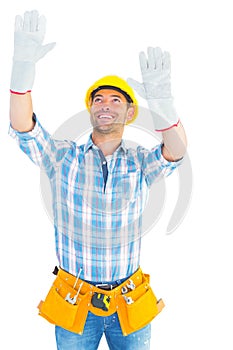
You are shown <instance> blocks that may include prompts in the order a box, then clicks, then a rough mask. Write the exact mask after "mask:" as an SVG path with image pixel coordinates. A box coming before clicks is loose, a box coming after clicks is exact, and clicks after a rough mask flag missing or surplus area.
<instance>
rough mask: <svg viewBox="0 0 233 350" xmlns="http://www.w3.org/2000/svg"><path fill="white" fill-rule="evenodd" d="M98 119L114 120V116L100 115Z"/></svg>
mask: <svg viewBox="0 0 233 350" xmlns="http://www.w3.org/2000/svg"><path fill="white" fill-rule="evenodd" d="M97 118H98V119H106V120H112V119H113V116H112V115H109V114H100V115H98V117H97Z"/></svg>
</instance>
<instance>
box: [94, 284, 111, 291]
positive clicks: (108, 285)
mask: <svg viewBox="0 0 233 350" xmlns="http://www.w3.org/2000/svg"><path fill="white" fill-rule="evenodd" d="M95 286H96V287H97V288H100V289H104V290H112V289H113V285H112V284H108V283H98V284H96V285H95Z"/></svg>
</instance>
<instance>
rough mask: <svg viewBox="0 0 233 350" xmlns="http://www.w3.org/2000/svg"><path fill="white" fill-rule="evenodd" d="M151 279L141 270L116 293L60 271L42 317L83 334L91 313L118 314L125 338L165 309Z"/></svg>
mask: <svg viewBox="0 0 233 350" xmlns="http://www.w3.org/2000/svg"><path fill="white" fill-rule="evenodd" d="M149 283H150V276H149V275H147V274H144V273H143V272H142V270H141V268H139V269H138V270H137V271H136V272H135V273H134V274H133V275H132V276H130V277H129V279H127V280H125V281H124V282H123V283H122V284H120V285H119V286H117V287H116V288H114V289H112V290H103V289H101V288H100V287H96V286H94V285H92V284H90V283H88V282H86V281H83V280H82V279H78V280H77V278H76V277H75V276H73V275H71V274H69V273H68V272H66V271H64V270H62V269H59V271H58V273H57V277H56V279H55V280H54V282H53V285H52V287H51V288H50V290H49V292H48V294H47V296H46V298H45V301H41V302H40V304H39V305H38V309H39V315H40V316H42V317H44V318H45V319H46V320H47V321H49V322H50V323H53V324H55V325H58V326H60V327H62V328H65V329H67V330H69V331H71V332H74V333H78V334H82V333H83V329H84V326H85V322H86V318H87V315H88V312H89V311H90V312H92V313H93V314H95V315H97V316H110V315H112V314H113V313H115V312H117V314H118V318H119V322H120V325H121V329H122V333H123V335H125V336H126V335H128V334H130V333H132V332H135V331H137V330H139V329H141V328H142V327H144V326H146V325H147V324H148V323H150V322H151V321H152V319H153V318H154V317H155V316H157V315H158V313H159V312H160V311H161V310H162V309H163V307H164V303H163V301H162V299H160V300H157V298H156V296H155V295H154V293H153V291H152V289H151V287H150V284H149Z"/></svg>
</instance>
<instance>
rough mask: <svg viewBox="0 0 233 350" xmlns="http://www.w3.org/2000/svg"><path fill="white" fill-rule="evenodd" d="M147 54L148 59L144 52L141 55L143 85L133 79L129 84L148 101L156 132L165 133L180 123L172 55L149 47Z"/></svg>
mask: <svg viewBox="0 0 233 350" xmlns="http://www.w3.org/2000/svg"><path fill="white" fill-rule="evenodd" d="M147 52H148V58H147V57H146V54H145V53H144V52H141V53H140V55H139V61H140V67H141V72H142V83H139V82H138V81H136V80H134V79H131V78H129V79H127V82H128V83H129V85H130V86H131V87H132V88H133V89H134V90H135V91H137V93H138V94H139V95H140V96H141V97H143V98H144V99H146V100H147V102H148V107H149V109H150V112H151V115H152V118H153V122H154V126H155V130H156V131H163V130H166V129H169V128H171V127H172V126H175V125H177V124H178V122H179V118H178V116H177V113H176V111H175V108H174V106H173V98H172V95H171V82H170V73H171V64H170V54H169V52H166V51H164V52H162V50H161V49H160V48H159V47H156V48H153V47H149V48H148V51H147Z"/></svg>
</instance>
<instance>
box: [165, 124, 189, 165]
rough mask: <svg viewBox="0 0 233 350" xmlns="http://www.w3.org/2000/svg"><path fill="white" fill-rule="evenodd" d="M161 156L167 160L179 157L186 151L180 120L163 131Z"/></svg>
mask: <svg viewBox="0 0 233 350" xmlns="http://www.w3.org/2000/svg"><path fill="white" fill-rule="evenodd" d="M162 135H163V143H164V147H163V156H164V158H165V159H167V160H169V161H176V160H178V159H181V158H182V157H183V156H184V155H185V152H186V148H187V139H186V134H185V130H184V127H183V125H182V124H181V122H179V124H178V125H177V126H174V127H173V128H171V129H168V130H166V131H163V133H162Z"/></svg>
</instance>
